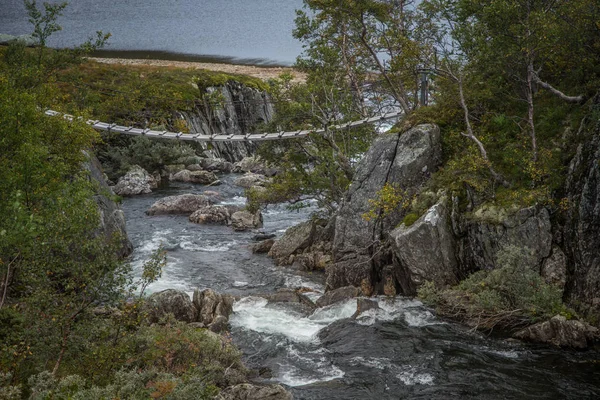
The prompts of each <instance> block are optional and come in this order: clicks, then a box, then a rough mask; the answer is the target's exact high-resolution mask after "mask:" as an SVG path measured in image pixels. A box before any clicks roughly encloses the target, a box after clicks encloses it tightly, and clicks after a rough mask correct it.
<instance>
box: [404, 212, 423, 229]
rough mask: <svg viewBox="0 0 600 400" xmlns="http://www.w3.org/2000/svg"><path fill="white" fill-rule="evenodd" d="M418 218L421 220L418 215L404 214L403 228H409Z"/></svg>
mask: <svg viewBox="0 0 600 400" xmlns="http://www.w3.org/2000/svg"><path fill="white" fill-rule="evenodd" d="M419 218H421V216H420V215H419V214H415V213H408V214H406V216H405V217H404V219H403V220H402V223H403V224H404V226H406V227H409V226H411V225H412V224H414V223H415V222H417V220H418V219H419Z"/></svg>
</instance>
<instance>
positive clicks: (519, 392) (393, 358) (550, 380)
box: [123, 176, 600, 400]
mask: <svg viewBox="0 0 600 400" xmlns="http://www.w3.org/2000/svg"><path fill="white" fill-rule="evenodd" d="M224 180H225V182H226V184H225V185H222V186H220V187H217V188H210V189H209V190H216V191H219V192H221V194H222V195H223V198H224V202H225V203H238V204H242V203H243V202H244V199H243V198H242V197H241V196H242V191H241V189H239V188H235V187H233V186H231V185H230V184H229V183H228V182H230V181H231V180H232V177H231V176H229V177H224ZM202 191H204V187H202V186H199V185H178V186H177V187H172V188H170V189H162V190H160V191H157V192H156V193H153V194H151V195H146V196H141V197H136V198H129V199H125V201H124V204H123V208H124V211H125V213H126V216H127V224H128V231H129V234H130V237H131V239H132V240H133V242H134V244H135V246H136V250H135V253H134V265H135V266H136V268H137V269H138V273H139V266H140V265H141V262H142V260H143V259H144V258H145V257H147V255H148V254H149V253H150V252H151V251H152V249H155V248H157V247H158V245H159V244H160V243H161V242H162V243H163V244H164V245H165V246H166V247H167V248H168V249H169V265H168V266H167V268H166V270H165V273H164V275H163V278H162V279H161V280H160V281H159V282H157V283H156V284H154V285H153V286H152V287H151V290H161V289H163V288H178V289H182V290H185V291H187V292H191V291H193V289H194V288H195V287H200V288H204V287H211V288H213V289H215V290H218V291H223V292H228V293H232V294H235V295H240V296H242V299H241V300H239V301H238V302H236V304H235V306H234V314H233V315H232V316H231V318H230V322H231V331H232V335H233V338H234V341H235V342H236V344H237V345H238V346H239V347H240V348H241V349H242V350H243V351H244V354H245V360H246V363H247V364H248V365H249V366H251V367H262V366H266V367H269V368H270V369H271V370H272V372H273V378H272V379H271V380H270V381H272V382H279V383H282V384H285V385H288V386H289V388H290V389H291V390H292V392H293V393H294V396H295V398H296V399H323V400H325V399H357V400H358V399H377V400H381V399H490V400H491V399H598V398H600V362H599V359H600V357H599V355H598V353H590V352H588V353H581V352H568V351H557V350H555V349H551V348H547V347H539V346H525V345H515V344H509V343H506V342H503V341H501V340H497V339H490V338H487V337H485V336H483V335H481V334H479V333H475V332H470V331H468V330H466V329H465V328H463V327H461V326H459V325H457V324H453V323H448V322H444V321H441V320H439V319H438V318H436V317H435V316H434V315H433V314H432V313H431V312H430V310H428V309H427V308H426V307H424V306H423V305H422V304H421V303H419V302H418V301H415V300H412V299H405V298H398V299H395V300H388V299H384V298H380V299H377V300H378V302H379V305H380V307H381V309H380V310H377V311H368V312H366V313H365V314H363V315H362V316H360V317H359V318H358V319H357V320H355V321H351V320H349V319H348V317H350V316H351V315H352V314H353V313H354V311H355V310H356V303H355V301H349V302H346V303H338V304H336V305H334V306H331V307H328V308H324V309H320V310H317V311H316V312H315V313H313V314H311V315H305V314H303V313H302V312H301V311H300V310H297V309H294V308H291V307H290V306H289V305H287V306H286V305H267V304H266V301H265V300H263V299H262V298H260V297H256V296H252V295H253V294H257V293H265V292H271V291H273V290H276V289H278V288H283V287H297V286H308V287H311V288H313V289H315V290H317V291H322V290H323V286H322V276H320V275H316V274H315V275H310V274H305V275H301V274H299V273H296V272H294V271H293V270H291V269H289V268H280V267H276V266H274V265H273V263H272V261H271V260H270V259H268V258H266V257H264V256H254V255H252V254H251V252H250V250H249V249H248V248H247V244H248V243H250V242H251V240H252V239H251V238H252V236H253V234H252V233H234V232H232V231H231V229H230V228H227V227H218V226H212V227H211V226H199V225H195V224H192V223H189V222H188V221H187V218H186V217H181V216H158V217H147V216H146V215H145V214H144V211H145V210H146V209H147V208H148V207H149V206H150V205H151V204H152V203H153V202H154V201H155V200H156V199H158V198H160V197H163V196H166V195H171V194H181V193H201V192H202ZM309 211H310V210H307V211H305V212H303V213H296V212H290V211H288V210H286V209H285V208H284V207H283V206H279V207H275V208H273V209H270V210H268V211H267V213H266V214H265V228H264V230H265V231H267V232H273V233H277V234H281V233H282V232H283V231H284V230H285V229H286V228H287V227H289V226H291V225H293V224H295V223H298V222H300V221H302V220H304V219H306V218H307V217H308V213H309ZM319 295H320V294H319V293H313V294H311V296H312V297H313V298H318V296H319Z"/></svg>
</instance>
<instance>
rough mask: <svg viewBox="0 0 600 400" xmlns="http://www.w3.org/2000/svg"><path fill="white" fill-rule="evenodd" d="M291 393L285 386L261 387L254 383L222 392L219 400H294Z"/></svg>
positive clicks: (229, 388) (240, 385)
mask: <svg viewBox="0 0 600 400" xmlns="http://www.w3.org/2000/svg"><path fill="white" fill-rule="evenodd" d="M292 399H293V397H292V395H291V393H289V392H287V391H286V390H285V389H284V388H283V386H280V385H269V386H260V385H257V384H252V383H242V384H239V385H235V386H232V387H228V388H227V389H225V390H222V391H221V393H219V395H218V396H217V400H292Z"/></svg>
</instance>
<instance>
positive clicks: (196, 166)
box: [185, 164, 203, 172]
mask: <svg viewBox="0 0 600 400" xmlns="http://www.w3.org/2000/svg"><path fill="white" fill-rule="evenodd" d="M185 169H187V170H188V171H192V172H193V171H202V170H203V168H202V166H201V165H200V164H190V165H188V166H186V167H185Z"/></svg>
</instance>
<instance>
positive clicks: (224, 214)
mask: <svg viewBox="0 0 600 400" xmlns="http://www.w3.org/2000/svg"><path fill="white" fill-rule="evenodd" d="M189 220H190V221H191V222H193V223H196V224H220V225H227V224H228V223H229V222H230V216H229V210H228V209H227V207H225V206H207V207H202V208H201V209H199V210H196V211H194V212H193V213H192V215H190V217H189Z"/></svg>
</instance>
